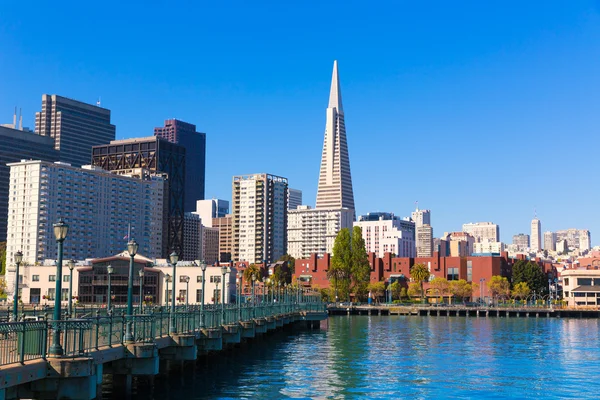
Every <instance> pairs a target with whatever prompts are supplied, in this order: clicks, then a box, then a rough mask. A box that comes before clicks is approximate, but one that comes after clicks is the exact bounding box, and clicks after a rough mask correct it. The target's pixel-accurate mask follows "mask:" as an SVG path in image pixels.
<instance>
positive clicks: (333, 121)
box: [315, 61, 355, 210]
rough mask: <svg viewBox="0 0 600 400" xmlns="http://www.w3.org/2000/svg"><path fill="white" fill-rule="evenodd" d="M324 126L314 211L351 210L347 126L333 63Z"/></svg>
mask: <svg viewBox="0 0 600 400" xmlns="http://www.w3.org/2000/svg"><path fill="white" fill-rule="evenodd" d="M326 116H327V118H326V123H325V139H324V141H323V155H322V156H321V171H320V173H319V186H318V189H317V204H316V207H315V208H316V209H321V208H328V209H335V208H348V209H351V210H354V209H355V208H354V193H353V191H352V176H351V175H350V158H349V156H348V143H347V141H346V125H345V123H344V109H343V107H342V92H341V89H340V82H339V77H338V67H337V61H334V62H333V76H332V78H331V91H330V93H329V106H328V107H327V113H326Z"/></svg>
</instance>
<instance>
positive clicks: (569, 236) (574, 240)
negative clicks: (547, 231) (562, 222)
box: [556, 228, 591, 251]
mask: <svg viewBox="0 0 600 400" xmlns="http://www.w3.org/2000/svg"><path fill="white" fill-rule="evenodd" d="M581 236H583V237H584V239H583V241H582V240H581ZM563 239H564V240H566V241H567V243H568V245H569V247H570V248H572V249H580V250H582V251H585V250H589V249H590V248H591V243H590V242H591V241H590V239H591V235H590V231H588V230H587V229H574V228H571V229H564V230H561V231H556V241H557V242H558V241H561V240H563ZM582 244H583V245H584V247H585V249H582V248H581V245H582Z"/></svg>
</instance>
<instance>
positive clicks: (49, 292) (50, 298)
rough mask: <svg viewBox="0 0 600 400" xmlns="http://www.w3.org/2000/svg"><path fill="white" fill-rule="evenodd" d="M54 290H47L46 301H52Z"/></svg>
mask: <svg viewBox="0 0 600 400" xmlns="http://www.w3.org/2000/svg"><path fill="white" fill-rule="evenodd" d="M55 294H56V289H54V288H52V289H48V300H54V297H55Z"/></svg>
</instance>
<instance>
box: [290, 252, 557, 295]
mask: <svg viewBox="0 0 600 400" xmlns="http://www.w3.org/2000/svg"><path fill="white" fill-rule="evenodd" d="M368 257H369V265H370V266H371V282H379V281H385V282H389V280H390V278H392V280H399V281H400V282H401V283H404V285H407V284H408V282H409V280H410V268H411V267H412V266H413V265H415V264H419V263H421V264H425V265H426V266H427V267H428V268H429V271H430V272H431V274H432V275H433V276H435V277H444V278H447V279H448V280H459V279H464V280H466V281H468V282H473V283H477V284H478V285H479V284H483V286H484V289H483V293H484V296H485V295H486V294H485V291H486V290H487V286H485V282H488V281H489V280H490V279H491V278H492V276H494V275H500V276H504V277H506V278H508V279H509V280H510V278H511V275H512V266H513V264H514V262H515V261H517V260H518V259H521V258H517V259H513V258H509V257H508V253H507V252H503V253H502V254H501V255H500V256H470V257H441V256H440V255H439V252H434V253H433V257H417V258H404V257H402V258H401V257H392V254H391V253H385V254H384V256H383V257H381V258H377V257H375V253H369V254H368ZM522 259H525V258H524V257H523V258H522ZM533 261H535V262H536V263H537V264H538V265H540V267H541V268H542V269H543V271H544V273H546V274H547V275H548V276H549V277H552V279H554V277H556V268H554V267H553V266H552V263H545V262H542V261H541V260H540V259H539V258H536V259H535V260H533ZM330 264H331V256H330V255H329V254H325V255H324V256H323V257H322V258H318V257H317V255H316V254H313V255H312V256H311V257H310V258H309V259H304V260H296V269H295V274H294V279H297V280H299V281H300V282H302V283H303V284H304V285H305V286H317V287H319V288H328V287H329V279H327V271H328V269H329V266H330ZM427 286H428V284H427V283H426V284H425V289H427ZM479 293H480V291H479V289H477V290H476V291H474V293H473V295H474V297H479Z"/></svg>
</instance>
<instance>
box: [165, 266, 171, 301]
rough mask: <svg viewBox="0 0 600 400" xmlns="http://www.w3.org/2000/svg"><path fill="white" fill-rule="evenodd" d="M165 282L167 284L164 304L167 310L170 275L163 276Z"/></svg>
mask: <svg viewBox="0 0 600 400" xmlns="http://www.w3.org/2000/svg"><path fill="white" fill-rule="evenodd" d="M165 281H166V282H167V294H166V295H165V303H166V304H167V309H169V283H170V282H171V275H169V274H166V275H165Z"/></svg>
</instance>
